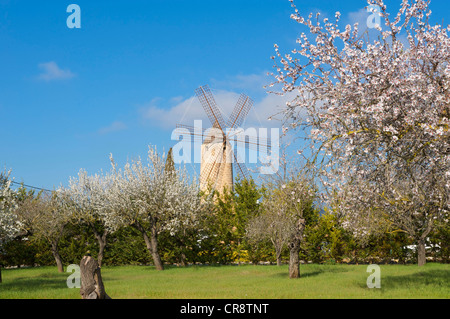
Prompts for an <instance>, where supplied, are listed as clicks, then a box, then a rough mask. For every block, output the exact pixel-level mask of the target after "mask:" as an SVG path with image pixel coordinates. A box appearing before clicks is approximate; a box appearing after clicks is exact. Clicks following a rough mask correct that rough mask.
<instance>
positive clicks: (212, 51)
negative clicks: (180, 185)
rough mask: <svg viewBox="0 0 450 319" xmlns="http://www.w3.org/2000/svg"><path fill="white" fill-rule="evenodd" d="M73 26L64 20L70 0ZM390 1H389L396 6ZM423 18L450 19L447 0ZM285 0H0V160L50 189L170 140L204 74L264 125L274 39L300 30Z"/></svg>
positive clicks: (357, 15) (338, 7)
mask: <svg viewBox="0 0 450 319" xmlns="http://www.w3.org/2000/svg"><path fill="white" fill-rule="evenodd" d="M71 3H75V4H78V5H79V6H80V8H81V28H80V29H69V28H68V27H67V25H66V19H67V17H68V16H69V14H70V13H67V12H66V8H67V6H68V5H69V4H71ZM295 3H296V5H297V7H298V8H299V10H300V11H301V12H304V13H305V15H307V14H308V13H309V12H311V11H312V12H316V11H318V10H319V11H320V12H321V13H322V14H324V15H326V16H329V17H333V16H334V13H335V12H336V11H340V12H341V14H342V23H343V25H345V24H347V23H354V22H356V21H362V22H363V21H365V19H366V17H367V16H368V15H369V13H367V12H366V11H365V9H364V7H365V6H366V2H365V1H364V0H351V1H328V0H317V1H314V2H311V1H303V0H302V1H300V0H297V1H296V2H295ZM399 3H400V1H388V2H387V4H388V7H389V6H390V8H392V9H391V12H393V13H396V10H397V8H398V5H399ZM431 9H432V10H433V15H432V18H433V20H434V21H436V22H439V23H441V22H442V20H443V19H444V21H445V23H448V19H447V16H448V12H449V11H450V10H449V9H450V2H449V1H446V0H434V1H432V3H431ZM291 13H292V8H291V7H290V3H289V1H287V0H239V1H238V0H226V1H222V0H215V1H200V0H189V1H181V0H172V1H163V0H151V1H143V0H142V1H124V0H118V1H86V0H71V1H61V0H58V1H56V0H54V1H53V0H52V1H51V0H48V1H14V0H0V120H1V125H0V136H1V146H0V169H1V170H3V168H6V169H12V176H13V177H14V178H15V181H18V182H24V183H25V184H29V185H34V186H38V187H44V188H49V189H52V188H54V187H57V186H59V185H60V184H66V183H67V181H68V178H69V176H75V175H76V174H77V172H78V170H79V169H80V168H84V169H86V170H87V171H88V172H89V173H96V172H98V171H99V170H101V169H103V170H107V169H109V159H108V156H109V153H112V154H113V155H114V157H115V158H116V159H117V161H118V162H119V163H120V162H123V161H125V160H126V159H127V158H136V157H138V156H142V157H143V156H145V155H146V152H147V145H149V144H152V145H156V146H157V147H158V149H160V150H163V149H166V150H167V149H168V148H170V147H171V146H173V145H174V144H175V143H176V142H175V141H172V140H171V132H172V129H173V128H174V126H175V124H176V123H177V122H182V123H185V124H190V125H192V124H193V120H194V119H197V118H199V119H205V118H206V117H204V114H203V110H202V109H201V107H200V104H198V102H197V101H196V100H195V99H193V98H192V97H193V96H194V90H195V88H197V87H198V86H200V85H204V84H208V85H209V86H210V87H211V89H212V91H213V92H214V94H215V95H216V97H217V100H218V102H219V103H220V105H221V107H222V108H223V109H224V112H225V113H226V112H227V111H229V110H228V105H230V107H231V108H232V107H233V106H234V103H235V102H236V101H237V97H238V94H240V93H241V92H243V93H246V94H248V95H249V96H251V97H252V98H253V100H254V101H255V104H254V110H252V111H251V113H250V114H249V117H248V122H247V124H249V125H250V124H251V125H255V126H267V125H268V123H267V121H266V119H267V117H268V116H270V115H271V113H272V114H273V113H275V112H276V111H277V109H276V107H277V105H282V104H283V103H284V100H283V99H282V98H279V97H276V96H273V95H268V94H267V93H265V89H264V88H263V85H265V84H268V83H270V81H271V78H270V77H268V76H266V75H265V74H266V73H267V72H268V71H271V69H272V67H273V61H272V60H271V59H270V56H271V55H273V54H274V49H273V45H274V43H277V44H278V45H279V46H280V49H281V51H282V52H288V51H290V50H292V49H294V48H295V39H296V38H297V37H298V36H299V34H300V33H301V32H303V31H305V30H304V28H302V27H301V26H299V25H298V24H297V23H295V22H294V21H292V20H291V19H289V16H290V14H291Z"/></svg>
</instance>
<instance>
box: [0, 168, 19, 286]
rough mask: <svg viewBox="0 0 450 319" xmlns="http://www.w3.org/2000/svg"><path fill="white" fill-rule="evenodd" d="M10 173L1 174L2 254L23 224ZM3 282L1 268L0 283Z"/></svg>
mask: <svg viewBox="0 0 450 319" xmlns="http://www.w3.org/2000/svg"><path fill="white" fill-rule="evenodd" d="M9 175H10V172H8V173H0V252H1V250H2V246H3V245H4V244H5V243H6V242H8V241H9V240H11V239H13V238H14V237H15V236H17V235H18V233H19V232H20V227H21V223H20V221H19V220H18V218H17V215H16V213H15V211H16V209H17V203H16V197H15V194H14V191H13V190H12V189H11V180H10V179H9ZM1 282H2V276H1V268H0V283H1Z"/></svg>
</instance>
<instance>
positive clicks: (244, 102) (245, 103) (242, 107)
mask: <svg viewBox="0 0 450 319" xmlns="http://www.w3.org/2000/svg"><path fill="white" fill-rule="evenodd" d="M252 105H253V100H252V99H251V98H249V97H248V96H247V95H245V94H241V95H240V96H239V100H238V102H237V103H236V105H235V107H234V109H233V113H231V116H230V119H229V121H228V128H230V129H233V128H235V127H239V126H241V125H242V123H243V122H244V118H245V117H246V116H247V114H248V112H249V111H250V109H251V107H252Z"/></svg>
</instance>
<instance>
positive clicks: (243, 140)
mask: <svg viewBox="0 0 450 319" xmlns="http://www.w3.org/2000/svg"><path fill="white" fill-rule="evenodd" d="M244 132H245V131H244V130H243V129H240V130H234V131H233V132H231V131H230V134H229V135H228V136H227V140H228V141H229V142H236V143H237V145H238V146H242V144H244V146H245V147H247V148H249V149H253V150H258V149H259V150H266V151H267V150H270V149H271V147H272V141H271V139H270V138H266V137H261V136H254V135H246V134H242V133H244ZM231 133H232V134H231ZM241 134H242V135H241Z"/></svg>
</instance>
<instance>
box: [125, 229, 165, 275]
mask: <svg viewBox="0 0 450 319" xmlns="http://www.w3.org/2000/svg"><path fill="white" fill-rule="evenodd" d="M132 226H134V227H135V228H136V229H137V230H139V231H140V232H141V234H142V237H144V241H145V245H146V246H147V250H148V251H149V252H150V254H151V255H152V258H153V263H154V264H155V268H156V270H164V266H163V263H162V261H161V257H160V256H159V252H158V237H157V235H156V230H155V229H154V227H152V232H151V236H150V238H149V237H148V235H147V232H146V231H145V229H144V227H142V225H141V224H140V223H139V222H135V223H134V224H133V225H132Z"/></svg>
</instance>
